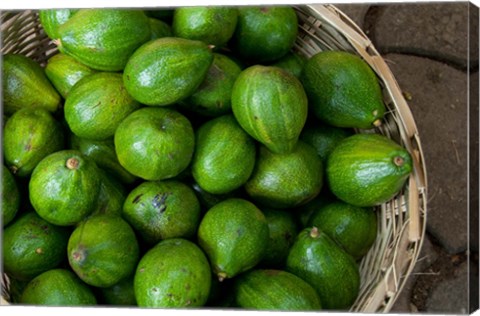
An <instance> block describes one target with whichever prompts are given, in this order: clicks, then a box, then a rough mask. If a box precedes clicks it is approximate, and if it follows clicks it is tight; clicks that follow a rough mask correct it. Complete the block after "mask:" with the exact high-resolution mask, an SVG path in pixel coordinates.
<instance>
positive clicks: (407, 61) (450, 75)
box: [337, 2, 479, 314]
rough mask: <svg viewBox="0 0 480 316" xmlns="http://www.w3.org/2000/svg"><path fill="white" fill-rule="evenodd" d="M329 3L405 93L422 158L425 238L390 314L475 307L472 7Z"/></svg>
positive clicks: (475, 46) (465, 4) (475, 133)
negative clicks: (372, 49)
mask: <svg viewBox="0 0 480 316" xmlns="http://www.w3.org/2000/svg"><path fill="white" fill-rule="evenodd" d="M337 7H338V8H339V9H340V10H342V11H343V12H345V13H346V14H347V15H348V16H350V17H351V18H352V19H353V20H354V21H355V22H356V23H357V24H358V25H359V26H360V27H361V28H362V29H363V30H364V32H365V33H366V34H367V35H368V36H369V38H370V39H371V40H372V42H373V44H374V46H375V47H376V48H377V50H378V51H379V52H380V53H381V54H382V56H383V57H384V59H385V60H386V61H387V62H388V64H389V66H390V68H391V70H392V72H393V74H394V76H395V78H396V79H397V81H398V83H399V85H400V87H401V88H402V90H403V92H404V93H405V94H406V95H408V96H409V100H408V103H409V105H410V107H411V110H412V113H413V115H414V117H415V122H416V124H417V127H418V129H419V132H420V138H421V140H422V146H423V150H424V154H425V160H426V163H427V177H428V195H429V201H428V209H427V232H426V239H425V243H424V247H423V248H422V253H421V255H420V260H419V261H418V262H417V265H416V267H415V270H414V272H413V274H412V275H411V277H410V279H409V280H408V283H407V284H406V286H405V288H404V290H403V292H402V293H401V295H400V297H399V298H398V300H397V301H396V304H395V306H394V307H393V309H392V312H395V313H415V312H422V313H439V314H465V313H470V312H472V310H473V306H478V211H479V210H478V84H479V83H478V64H479V61H478V7H476V6H474V5H473V4H471V3H468V2H456V3H403V4H402V3H395V4H394V3H390V4H389V3H385V4H375V3H370V4H338V5H337ZM470 97H471V98H470ZM475 170H476V171H475ZM469 189H470V195H468V192H469ZM469 207H470V209H471V210H472V212H469Z"/></svg>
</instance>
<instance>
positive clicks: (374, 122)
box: [372, 119, 382, 127]
mask: <svg viewBox="0 0 480 316" xmlns="http://www.w3.org/2000/svg"><path fill="white" fill-rule="evenodd" d="M372 124H373V126H375V127H379V126H380V125H382V121H381V120H380V119H376V120H375V121H373V123H372Z"/></svg>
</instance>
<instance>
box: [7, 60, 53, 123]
mask: <svg viewBox="0 0 480 316" xmlns="http://www.w3.org/2000/svg"><path fill="white" fill-rule="evenodd" d="M2 66H3V69H2V70H3V72H2V89H3V111H4V113H5V114H12V113H14V112H16V111H18V110H19V109H22V108H35V107H40V108H44V109H46V110H47V111H49V112H52V113H53V112H56V111H57V110H58V108H59V106H60V102H61V98H60V95H59V94H58V92H57V91H56V90H55V88H54V87H53V86H52V84H51V83H50V81H49V80H48V78H47V76H46V75H45V71H44V69H43V68H42V67H41V66H40V64H38V63H37V62H36V61H34V60H33V59H31V58H29V57H26V56H24V55H18V54H6V55H4V56H3V65H2Z"/></svg>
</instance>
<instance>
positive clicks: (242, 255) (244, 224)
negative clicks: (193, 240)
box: [197, 198, 269, 281]
mask: <svg viewBox="0 0 480 316" xmlns="http://www.w3.org/2000/svg"><path fill="white" fill-rule="evenodd" d="M197 235H198V236H197V237H198V244H199V245H200V247H201V248H202V249H203V250H204V251H205V253H206V254H207V257H208V259H209V260H210V264H211V267H212V271H213V273H214V274H215V275H217V277H218V279H219V280H220V281H223V280H225V279H229V278H233V277H235V276H236V275H238V274H240V273H241V272H244V271H246V270H248V269H251V268H253V267H254V266H255V265H257V264H258V263H259V262H260V261H261V260H262V258H263V256H264V254H265V251H267V248H266V247H267V245H268V238H269V236H268V223H267V220H266V218H265V215H263V213H262V211H260V209H258V208H257V207H256V206H255V205H254V204H253V203H251V202H249V201H247V200H244V199H239V198H231V199H228V200H225V201H222V202H220V203H218V204H216V205H215V206H213V207H212V208H210V209H209V210H208V211H207V213H206V214H205V215H204V217H203V218H202V221H201V222H200V226H199V228H198V234H197Z"/></svg>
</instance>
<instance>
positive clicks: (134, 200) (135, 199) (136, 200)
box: [132, 193, 143, 204]
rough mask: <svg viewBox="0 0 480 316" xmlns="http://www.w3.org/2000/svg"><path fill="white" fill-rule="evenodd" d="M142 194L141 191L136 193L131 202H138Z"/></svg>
mask: <svg viewBox="0 0 480 316" xmlns="http://www.w3.org/2000/svg"><path fill="white" fill-rule="evenodd" d="M142 195H143V193H141V194H139V195H137V196H136V197H135V198H134V199H133V201H132V203H133V204H136V203H138V201H140V198H141V197H142Z"/></svg>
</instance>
